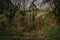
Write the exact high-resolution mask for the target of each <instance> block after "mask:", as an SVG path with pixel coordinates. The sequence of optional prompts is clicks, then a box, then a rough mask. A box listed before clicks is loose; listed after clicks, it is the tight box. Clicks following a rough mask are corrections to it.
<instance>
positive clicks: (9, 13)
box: [0, 0, 60, 40]
mask: <svg viewBox="0 0 60 40" xmlns="http://www.w3.org/2000/svg"><path fill="white" fill-rule="evenodd" d="M59 6H60V0H54V8H53V11H49V12H48V13H47V12H43V11H42V12H41V11H40V9H35V8H36V7H35V5H34V4H32V5H31V8H30V9H28V10H21V9H20V8H19V7H17V6H14V5H13V4H12V3H11V2H10V0H0V35H1V34H5V35H6V34H9V35H11V34H13V35H15V34H16V35H19V37H20V38H21V37H33V38H35V37H37V38H42V39H44V40H60V32H59V31H60V7H59ZM45 13H47V14H45ZM43 14H44V15H43ZM17 37H18V36H17ZM0 38H1V37H0ZM12 38H14V37H12ZM5 39H6V38H5ZM15 39H16V37H15ZM1 40H4V39H1ZM7 40H8V39H7ZM17 40H18V39H17ZM39 40H40V39H39Z"/></svg>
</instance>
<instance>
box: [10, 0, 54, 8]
mask: <svg viewBox="0 0 60 40" xmlns="http://www.w3.org/2000/svg"><path fill="white" fill-rule="evenodd" d="M33 1H34V0H25V1H23V0H11V3H12V4H13V5H16V6H18V5H20V6H24V7H25V8H29V7H30V5H31V4H32V2H33ZM50 1H51V3H52V2H53V1H52V0H50ZM34 4H35V5H36V8H42V9H45V8H49V7H50V6H51V5H50V4H49V1H48V2H46V3H44V0H36V1H34Z"/></svg>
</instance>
